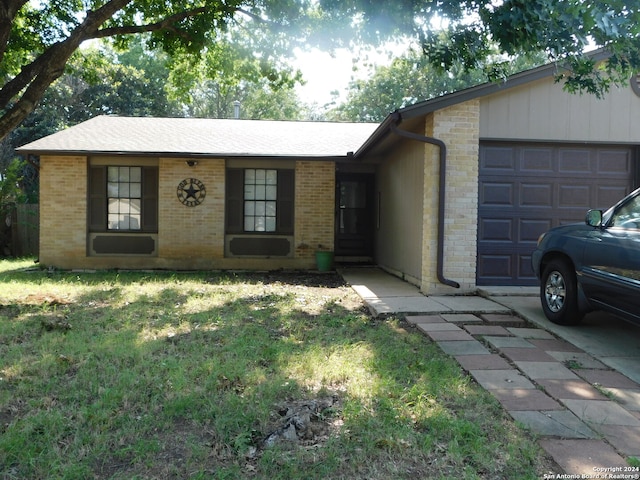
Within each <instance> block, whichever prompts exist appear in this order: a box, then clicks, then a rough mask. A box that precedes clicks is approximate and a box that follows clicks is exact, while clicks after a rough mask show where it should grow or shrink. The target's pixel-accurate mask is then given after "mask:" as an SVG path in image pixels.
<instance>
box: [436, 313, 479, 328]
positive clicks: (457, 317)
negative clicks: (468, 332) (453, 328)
mask: <svg viewBox="0 0 640 480" xmlns="http://www.w3.org/2000/svg"><path fill="white" fill-rule="evenodd" d="M441 317H442V318H443V319H444V320H446V321H447V322H451V323H464V324H465V325H475V324H479V323H482V319H481V318H480V317H478V316H477V315H474V314H472V313H443V314H442V315H441Z"/></svg>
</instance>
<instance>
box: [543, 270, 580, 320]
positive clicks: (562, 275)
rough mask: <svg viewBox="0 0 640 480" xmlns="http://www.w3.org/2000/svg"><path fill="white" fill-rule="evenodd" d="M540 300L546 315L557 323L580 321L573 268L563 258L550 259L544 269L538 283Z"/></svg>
mask: <svg viewBox="0 0 640 480" xmlns="http://www.w3.org/2000/svg"><path fill="white" fill-rule="evenodd" d="M540 300H541V301H542V310H543V311H544V314H545V315H546V317H547V318H548V319H549V320H551V321H552V322H553V323H557V324H559V325H575V324H577V323H580V320H582V316H583V314H582V313H581V312H580V310H579V308H578V288H577V283H576V274H575V271H574V270H573V268H571V267H570V266H569V264H568V263H567V262H565V261H563V260H552V261H551V262H549V264H548V265H547V266H546V268H545V269H544V273H543V274H542V279H541V283H540Z"/></svg>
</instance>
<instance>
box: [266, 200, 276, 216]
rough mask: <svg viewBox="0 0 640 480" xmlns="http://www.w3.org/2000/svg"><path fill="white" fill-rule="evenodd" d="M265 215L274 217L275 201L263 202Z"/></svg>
mask: <svg viewBox="0 0 640 480" xmlns="http://www.w3.org/2000/svg"><path fill="white" fill-rule="evenodd" d="M265 203H266V206H265V215H266V216H267V217H275V216H276V202H265Z"/></svg>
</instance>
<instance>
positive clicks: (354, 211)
mask: <svg viewBox="0 0 640 480" xmlns="http://www.w3.org/2000/svg"><path fill="white" fill-rule="evenodd" d="M373 178H374V177H373V175H363V174H344V173H343V174H338V175H337V177H336V238H335V254H336V255H337V256H343V257H372V256H373V185H374V183H373Z"/></svg>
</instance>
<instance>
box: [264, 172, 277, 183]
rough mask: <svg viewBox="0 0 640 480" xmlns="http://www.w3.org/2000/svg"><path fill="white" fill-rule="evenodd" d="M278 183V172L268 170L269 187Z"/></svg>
mask: <svg viewBox="0 0 640 480" xmlns="http://www.w3.org/2000/svg"><path fill="white" fill-rule="evenodd" d="M277 183H278V171H277V170H267V181H266V184H267V185H276V184H277Z"/></svg>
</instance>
